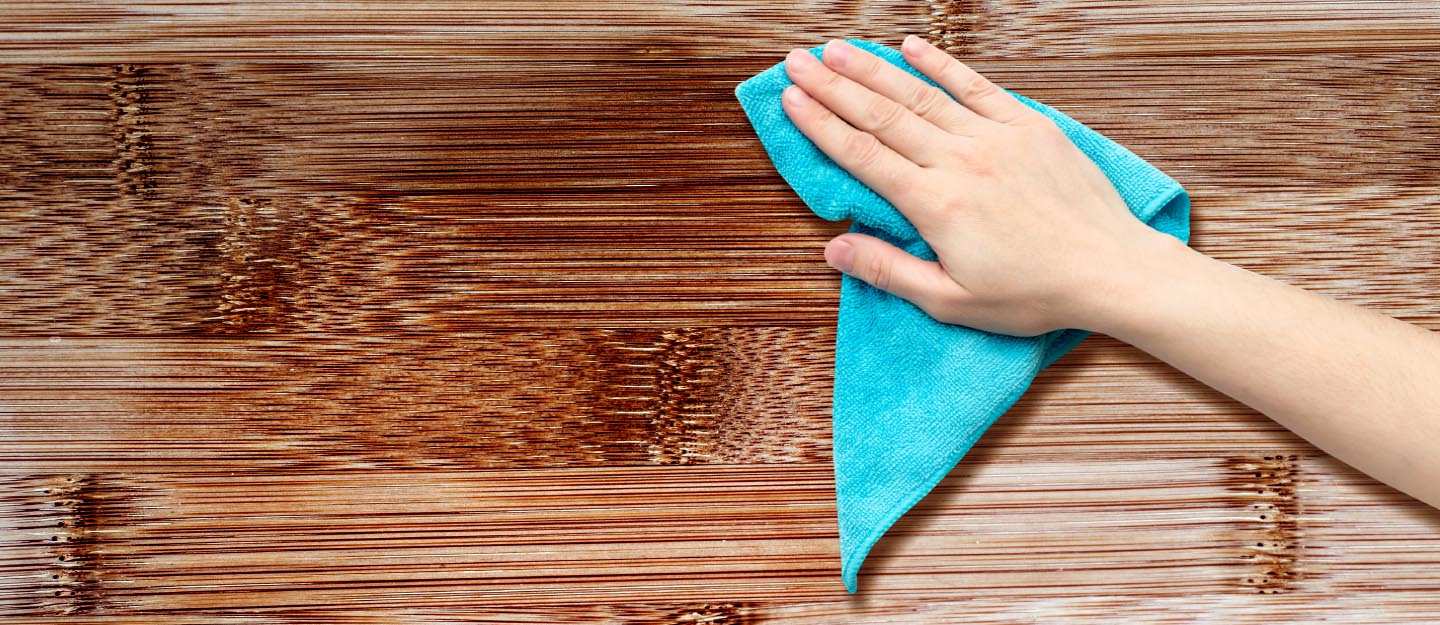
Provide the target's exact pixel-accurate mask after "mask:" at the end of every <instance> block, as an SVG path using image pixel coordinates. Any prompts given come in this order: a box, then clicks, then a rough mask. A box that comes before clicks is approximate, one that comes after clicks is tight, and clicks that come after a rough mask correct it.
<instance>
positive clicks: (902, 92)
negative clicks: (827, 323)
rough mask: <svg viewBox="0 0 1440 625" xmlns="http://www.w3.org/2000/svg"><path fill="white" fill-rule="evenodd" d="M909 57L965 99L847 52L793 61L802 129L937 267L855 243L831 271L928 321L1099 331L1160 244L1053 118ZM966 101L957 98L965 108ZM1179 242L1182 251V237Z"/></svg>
mask: <svg viewBox="0 0 1440 625" xmlns="http://www.w3.org/2000/svg"><path fill="white" fill-rule="evenodd" d="M901 51H902V52H903V53H904V55H905V60H906V61H907V62H909V63H910V64H911V65H912V66H913V67H915V68H916V69H918V70H920V71H921V72H922V73H924V74H925V75H926V76H929V77H930V78H931V79H932V80H934V81H935V82H936V83H938V84H939V85H940V86H942V87H944V89H945V91H948V92H949V93H950V94H952V95H954V96H955V99H951V97H950V96H947V95H946V93H945V91H941V90H939V89H936V88H934V87H932V86H929V85H927V84H926V83H924V82H923V81H921V80H919V79H916V78H915V77H914V76H911V75H910V74H908V73H906V72H904V71H903V70H901V69H899V68H897V67H895V66H893V65H891V64H890V63H887V62H885V61H882V60H880V59H879V58H877V57H875V56H874V55H872V54H870V53H868V52H865V51H864V50H861V49H859V48H857V47H855V46H853V45H850V44H848V43H846V42H843V41H832V42H830V43H829V44H828V45H827V46H826V47H825V51H824V54H823V57H824V60H823V62H821V61H819V60H816V59H815V57H814V56H813V55H812V54H811V53H810V52H807V51H805V50H794V51H792V52H791V53H790V55H789V56H788V57H787V59H786V68H787V71H788V73H789V76H790V79H791V80H792V81H793V82H794V83H795V85H794V86H791V87H788V88H787V89H786V90H785V93H784V96H783V106H784V108H785V112H786V114H787V115H789V116H790V119H791V120H792V121H793V122H794V123H795V125H796V126H797V127H798V128H799V129H800V131H801V132H803V133H805V136H807V137H809V138H810V140H811V141H813V142H814V143H815V145H816V146H818V147H819V148H820V149H821V150H822V151H824V152H825V153H826V154H827V155H829V156H830V158H831V159H833V160H834V161H835V162H836V163H838V164H839V165H840V166H842V167H844V168H845V169H846V170H848V171H849V172H850V173H851V174H853V175H854V176H855V177H856V178H859V179H860V180H861V181H862V182H864V183H865V184H866V185H867V186H869V187H870V188H871V189H874V190H875V192H877V193H879V194H880V195H881V196H883V197H884V198H885V199H887V200H889V201H890V203H891V204H893V205H895V207H896V208H897V209H899V210H900V212H901V213H902V214H903V215H905V217H906V218H907V219H909V220H910V222H911V223H912V224H914V225H915V228H916V229H917V230H918V231H919V232H920V235H921V236H922V237H924V239H925V241H926V242H927V243H929V244H930V246H931V248H932V249H934V250H935V253H936V256H937V257H938V258H939V262H929V261H925V260H921V259H919V258H916V257H915V256H912V255H910V254H907V253H905V252H904V251H902V250H900V249H899V248H896V247H894V246H892V245H890V244H888V243H885V242H884V241H881V240H879V239H876V238H874V237H869V236H865V235H861V234H845V235H841V236H839V237H837V238H835V239H834V240H833V241H831V242H830V243H829V245H827V246H826V248H825V258H826V260H827V261H828V262H829V263H830V265H831V266H833V267H835V268H836V269H839V270H840V271H843V272H845V273H847V274H850V275H852V276H854V277H856V278H859V279H861V280H864V281H865V282H867V283H869V284H871V285H873V286H875V287H876V288H880V289H883V290H885V291H888V292H890V293H893V294H895V295H897V296H899V297H902V298H905V299H906V300H909V301H910V302H912V303H914V304H915V305H917V306H919V307H920V308H921V309H922V310H924V311H925V312H926V313H928V314H929V315H930V316H932V317H934V318H936V319H938V320H940V321H943V322H947V323H955V324H960V325H965V326H970V327H973V328H978V329H981V330H987V331H991V332H999V333H1003V334H1011V335H1017V336H1033V335H1036V334H1042V333H1045V332H1049V331H1051V330H1055V329H1059V328H1086V329H1091V328H1093V327H1097V326H1099V325H1101V323H1102V320H1101V319H1098V318H1097V317H1098V316H1101V315H1104V314H1105V309H1106V307H1107V304H1108V303H1109V301H1111V300H1113V299H1115V294H1116V293H1117V292H1119V291H1120V289H1121V288H1122V287H1128V286H1129V285H1128V284H1125V282H1126V280H1127V279H1129V278H1130V277H1131V276H1132V274H1134V273H1135V272H1136V271H1137V270H1138V269H1137V268H1140V267H1143V266H1144V265H1145V264H1146V262H1145V258H1146V257H1147V256H1148V255H1149V254H1151V253H1152V252H1151V250H1152V249H1153V247H1154V246H1163V245H1165V243H1162V242H1160V241H1159V240H1158V239H1159V238H1169V237H1165V235H1163V234H1160V233H1158V232H1156V231H1154V230H1152V229H1150V228H1149V227H1148V226H1146V225H1145V224H1143V223H1141V222H1140V221H1139V220H1138V219H1136V218H1135V217H1134V215H1132V214H1131V213H1130V211H1129V210H1128V209H1127V208H1126V206H1125V202H1124V200H1122V199H1121V198H1120V194H1119V193H1118V192H1117V191H1116V190H1115V187H1114V186H1113V185H1111V184H1110V181H1109V180H1108V179H1107V178H1106V177H1105V174H1104V173H1102V172H1101V171H1100V168H1099V167H1097V166H1096V165H1095V164H1094V163H1093V162H1091V161H1090V159H1089V158H1088V157H1086V156H1085V155H1084V153H1082V152H1081V151H1080V150H1079V149H1078V148H1076V147H1075V145H1074V144H1072V143H1071V142H1070V140H1069V139H1068V138H1066V137H1065V135H1064V133H1062V132H1061V131H1060V129H1059V128H1058V127H1056V126H1055V124H1054V123H1053V122H1051V121H1050V119H1049V118H1047V117H1045V116H1044V115H1042V114H1040V113H1039V112H1036V111H1035V110H1033V109H1031V108H1030V107H1028V106H1025V105H1024V104H1022V103H1021V102H1020V101H1019V100H1017V99H1015V98H1014V97H1012V96H1011V95H1010V94H1008V93H1006V92H1005V91H1004V90H1002V89H1000V88H999V87H997V86H995V84H994V83H991V82H990V81H989V80H986V79H985V78H984V77H983V76H981V75H980V74H978V73H976V72H975V71H974V70H972V69H970V68H969V67H966V66H965V65H964V64H963V63H961V62H959V61H957V60H955V59H954V58H951V57H950V56H949V55H947V54H945V53H944V52H943V51H941V50H940V49H938V48H936V47H934V46H932V45H930V44H929V43H926V42H925V41H923V40H921V39H920V38H918V37H915V36H913V35H912V36H910V37H908V38H906V39H905V43H904V45H902V46H901ZM957 100H958V101H957ZM1170 242H1171V243H1178V242H1177V241H1175V240H1174V239H1170Z"/></svg>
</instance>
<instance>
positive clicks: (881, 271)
mask: <svg viewBox="0 0 1440 625" xmlns="http://www.w3.org/2000/svg"><path fill="white" fill-rule="evenodd" d="M825 262H827V263H829V264H830V266H831V267H834V268H836V269H839V270H840V271H842V272H844V273H845V274H846V275H849V276H851V277H854V278H859V279H860V280H864V281H865V283H866V284H869V285H870V286H873V287H875V288H877V289H880V290H882V291H886V292H888V293H891V294H894V295H896V296H899V297H901V298H904V299H905V300H908V301H909V302H910V303H912V304H915V305H916V306H919V307H920V309H921V310H924V311H925V312H926V313H928V314H929V315H930V316H931V317H935V318H936V319H939V320H941V321H945V319H947V318H952V317H954V316H955V313H956V312H957V311H956V310H952V309H953V308H956V307H957V305H958V303H959V302H961V301H962V300H963V299H964V298H965V297H966V296H968V295H969V293H968V292H967V291H966V290H965V287H963V286H960V284H959V283H958V282H956V281H955V279H954V278H951V277H950V274H948V273H945V268H943V267H941V266H940V263H937V262H935V261H929V260H922V259H920V258H917V257H915V256H914V255H911V254H910V253H909V252H906V251H905V250H902V249H900V248H898V247H895V246H894V245H891V244H889V243H886V242H885V241H881V240H880V239H877V238H875V237H872V236H868V235H864V234H854V233H850V234H843V235H840V236H838V237H835V238H834V239H831V240H830V243H829V244H828V245H826V246H825Z"/></svg>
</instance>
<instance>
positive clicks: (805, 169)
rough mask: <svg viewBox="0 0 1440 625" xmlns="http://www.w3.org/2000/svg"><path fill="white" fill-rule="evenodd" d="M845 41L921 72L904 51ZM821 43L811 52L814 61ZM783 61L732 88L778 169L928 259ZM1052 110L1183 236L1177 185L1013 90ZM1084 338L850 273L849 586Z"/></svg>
mask: <svg viewBox="0 0 1440 625" xmlns="http://www.w3.org/2000/svg"><path fill="white" fill-rule="evenodd" d="M851 43H853V44H855V45H856V46H859V47H861V48H863V49H865V50H868V51H870V52H871V53H874V54H875V55H877V56H879V57H880V58H882V59H885V60H886V61H889V62H891V63H894V64H895V65H897V66H899V67H901V68H903V69H905V70H906V71H908V72H910V73H911V74H914V75H915V76H917V77H919V78H921V79H922V80H925V81H926V82H929V83H930V84H935V83H934V82H933V81H930V80H929V79H926V78H925V77H924V76H922V75H921V74H920V73H919V72H917V71H916V70H915V69H914V68H912V67H910V66H909V65H908V64H907V63H905V61H904V59H903V58H902V56H901V55H900V53H899V52H897V51H895V50H892V49H890V48H887V47H885V46H881V45H879V44H874V43H870V42H866V41H857V40H851ZM822 49H823V46H822V47H816V48H814V49H813V50H811V52H813V53H814V54H815V56H817V57H819V56H820V53H821V50H822ZM790 84H791V83H790V80H789V78H787V77H786V75H785V64H784V63H780V64H779V65H776V66H774V67H771V68H770V69H767V70H765V71H764V72H761V73H760V74H759V75H757V76H755V77H753V78H750V79H749V80H746V81H745V82H743V83H741V84H740V85H739V86H738V87H736V89H735V95H736V97H738V98H739V99H740V104H741V106H742V107H743V108H744V109H745V114H746V115H747V116H748V117H749V119H750V123H751V124H752V125H753V126H754V127H755V131H756V133H757V134H758V135H759V137H760V141H761V143H762V144H764V146H765V150H766V152H767V153H768V154H769V155H770V159H771V160H772V161H774V163H775V168H776V169H777V170H778V171H779V172H780V175H781V177H783V178H784V179H785V181H786V182H787V183H789V184H790V186H791V187H792V188H794V189H795V192H796V193H797V194H799V196H800V199H802V200H804V201H805V204H806V205H808V206H809V207H810V209H811V210H812V211H814V212H815V214H816V215H819V216H820V217H823V218H825V219H829V220H832V221H839V220H846V219H848V220H853V223H852V227H851V232H861V233H865V234H869V235H873V236H877V237H879V238H881V239H884V240H886V241H889V242H890V243H893V244H895V245H896V246H898V247H900V248H902V249H904V250H906V251H908V252H910V253H912V254H915V255H916V256H920V257H922V258H926V259H930V260H934V258H935V254H934V252H933V251H932V250H931V249H930V247H929V246H928V245H926V244H925V242H924V241H923V240H922V239H921V238H920V236H919V234H918V233H917V232H916V231H915V228H914V227H913V226H912V225H911V224H910V223H909V222H908V221H906V219H905V217H904V216H902V215H901V214H900V212H899V211H897V210H896V209H895V207H894V206H891V205H890V203H889V202H886V201H885V200H884V199H883V198H881V197H880V196H879V195H877V194H876V193H875V192H874V191H872V190H870V189H869V188H868V187H866V186H865V185H864V184H862V183H861V182H860V181H859V180H857V179H855V177H853V176H851V175H850V174H849V173H847V172H846V171H845V170H844V169H841V168H840V166H838V165H836V164H835V163H834V162H833V161H831V160H830V159H829V158H828V157H826V156H825V154H824V153H822V152H821V151H820V150H819V149H818V148H816V147H815V145H814V144H812V143H810V141H809V140H808V139H806V138H805V136H804V135H802V134H801V133H800V131H799V129H797V128H796V127H795V125H794V124H792V123H791V122H790V120H789V118H788V117H787V116H786V115H785V112H784V110H782V109H781V107H780V92H781V91H782V90H784V89H785V87H787V86H789V85H790ZM1017 97H1019V98H1020V101H1021V102H1024V103H1025V104H1026V105H1027V106H1030V107H1031V108H1034V109H1035V110H1038V111H1040V112H1041V113H1044V114H1045V115H1046V116H1048V117H1050V118H1051V119H1053V120H1055V122H1056V123H1057V124H1058V125H1059V126H1060V128H1061V129H1062V130H1064V131H1065V134H1066V135H1067V136H1069V138H1070V140H1071V141H1072V142H1074V143H1075V145H1076V146H1078V147H1079V148H1080V149H1081V150H1082V151H1083V152H1084V153H1085V154H1086V155H1088V156H1089V157H1090V158H1091V159H1092V160H1093V161H1095V163H1096V164H1097V165H1099V166H1100V169H1102V170H1103V171H1104V172H1105V174H1106V175H1107V176H1108V177H1109V178H1110V181H1111V182H1112V183H1114V185H1115V187H1116V188H1117V189H1119V191H1120V195H1121V196H1122V197H1123V198H1124V199H1125V203H1126V204H1127V205H1128V206H1129V208H1130V210H1131V212H1133V213H1134V214H1135V216H1136V217H1139V218H1140V220H1141V221H1144V222H1146V223H1148V224H1149V225H1150V226H1151V227H1153V228H1155V229H1157V230H1160V231H1161V232H1165V233H1167V234H1170V235H1172V236H1174V237H1176V238H1178V239H1180V240H1181V241H1188V239H1189V235H1190V221H1189V219H1190V199H1189V196H1188V195H1186V193H1185V190H1184V189H1183V188H1181V187H1180V185H1179V183H1177V182H1175V181H1174V180H1172V179H1170V177H1168V176H1166V175H1165V174H1163V173H1161V172H1160V170H1158V169H1156V168H1155V167H1154V166H1152V165H1150V164H1149V163H1146V162H1145V161H1144V160H1141V159H1140V157H1138V156H1136V155H1135V154H1133V153H1132V152H1130V151H1129V150H1127V149H1125V148H1124V147H1121V146H1120V145H1119V144H1117V143H1115V142H1113V141H1111V140H1110V139H1107V138H1105V137H1104V136H1101V135H1100V134H1099V133H1097V132H1095V131H1093V130H1091V129H1089V128H1086V127H1085V126H1083V125H1081V124H1080V123H1079V122H1076V121H1075V120H1072V119H1070V118H1069V117H1066V116H1065V115H1064V114H1062V113H1060V112H1059V111H1057V110H1055V109H1053V108H1050V107H1048V106H1045V105H1044V104H1041V103H1039V102H1035V101H1033V100H1029V99H1027V98H1024V97H1021V96H1018V95H1017ZM1087 335H1088V333H1087V332H1084V331H1080V330H1057V331H1055V332H1051V333H1049V334H1045V335H1042V336H1038V337H1033V338H1017V337H1012V336H1003V335H999V334H991V333H987V332H982V331H979V330H974V329H970V328H966V327H962V326H956V325H949V324H945V323H941V322H938V321H935V320H934V319H931V318H930V317H929V316H927V315H926V314H925V313H924V312H922V311H921V310H920V309H919V308H916V307H915V306H914V305H912V304H910V303H908V302H906V301H904V300H902V299H899V298H897V297H895V296H892V295H890V294H888V293H885V292H884V291H880V290H878V289H875V288H873V287H871V286H869V285H867V284H865V283H864V282H862V281H860V280H857V279H854V278H851V277H849V276H845V277H844V278H842V283H841V287H840V316H839V322H838V328H837V329H836V336H835V390H834V404H833V426H834V434H833V436H834V461H835V491H836V508H837V511H838V515H839V525H840V558H841V575H842V577H843V579H844V580H845V587H846V588H847V589H849V591H850V592H855V589H856V585H857V580H858V575H859V570H860V564H861V562H863V561H864V559H865V555H866V554H867V553H869V552H870V548H871V547H872V546H874V544H875V542H876V541H878V540H879V539H880V537H881V535H883V534H884V533H885V531H886V530H887V529H889V528H890V526H891V525H892V524H894V523H895V521H896V520H897V519H899V518H900V516H901V515H902V514H904V513H905V511H906V510H909V509H910V508H911V507H912V506H914V505H915V504H916V503H917V502H919V501H920V499H921V498H923V497H924V496H925V495H926V493H929V492H930V490H931V489H932V488H934V487H935V485H936V484H938V483H939V482H940V480H941V479H942V478H944V477H945V475H946V474H947V473H949V472H950V470H951V469H952V468H953V467H954V466H955V464H956V463H957V462H959V461H960V458H961V457H963V456H964V455H965V452H967V451H969V450H970V447H971V446H973V445H974V444H975V441H976V440H977V439H979V438H980V435H981V434H982V433H984V431H985V430H986V429H987V428H989V427H990V425H991V424H993V423H994V422H995V420H996V419H997V418H999V417H1000V415H1001V414H1002V413H1004V412H1005V411H1006V410H1008V409H1009V408H1010V406H1011V404H1014V403H1015V401H1016V400H1017V399H1019V398H1020V395H1021V394H1022V393H1024V392H1025V390H1026V389H1027V388H1029V386H1030V382H1031V380H1033V379H1034V377H1035V375H1036V374H1037V373H1039V372H1040V370H1041V369H1044V368H1045V367H1047V366H1049V365H1050V363H1052V362H1054V361H1055V360H1056V359H1057V358H1059V357H1060V356H1062V355H1064V354H1065V353H1066V352H1068V351H1069V350H1070V349H1071V348H1073V347H1074V346H1075V345H1076V344H1077V343H1079V342H1080V341H1081V340H1082V339H1084V338H1085V337H1086V336H1087Z"/></svg>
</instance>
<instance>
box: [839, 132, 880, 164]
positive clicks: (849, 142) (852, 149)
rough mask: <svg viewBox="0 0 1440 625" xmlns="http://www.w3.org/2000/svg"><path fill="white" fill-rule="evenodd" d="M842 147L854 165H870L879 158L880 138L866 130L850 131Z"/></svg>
mask: <svg viewBox="0 0 1440 625" xmlns="http://www.w3.org/2000/svg"><path fill="white" fill-rule="evenodd" d="M842 149H844V151H845V154H848V155H849V156H850V162H851V163H852V164H853V166H854V167H870V166H873V165H875V164H876V163H877V162H879V160H880V140H879V139H876V138H875V135H872V134H870V133H868V132H855V133H851V134H850V136H848V137H845V144H844V146H843V148H842Z"/></svg>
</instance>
